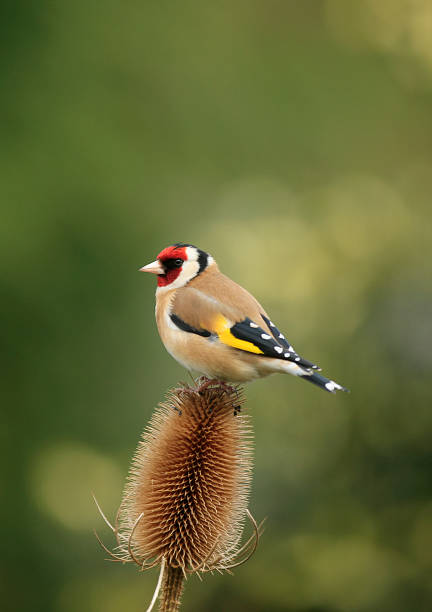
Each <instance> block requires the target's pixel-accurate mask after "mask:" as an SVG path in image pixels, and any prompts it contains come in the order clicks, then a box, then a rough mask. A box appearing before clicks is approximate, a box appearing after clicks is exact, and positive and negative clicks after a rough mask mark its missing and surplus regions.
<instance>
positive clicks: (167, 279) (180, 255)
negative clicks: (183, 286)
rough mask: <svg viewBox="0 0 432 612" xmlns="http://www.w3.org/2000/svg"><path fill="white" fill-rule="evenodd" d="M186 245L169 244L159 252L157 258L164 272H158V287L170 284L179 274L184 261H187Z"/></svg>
mask: <svg viewBox="0 0 432 612" xmlns="http://www.w3.org/2000/svg"><path fill="white" fill-rule="evenodd" d="M187 258H188V257H187V253H186V247H178V246H169V247H167V248H166V249H164V250H163V251H161V252H160V253H159V255H158V256H157V260H158V261H159V262H160V264H161V265H162V267H163V270H164V272H163V273H162V274H158V279H157V283H158V287H166V286H167V285H171V283H173V282H174V281H175V280H176V279H177V278H178V277H179V275H180V272H181V271H182V267H183V264H184V262H185V261H187Z"/></svg>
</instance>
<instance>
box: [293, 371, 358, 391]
mask: <svg viewBox="0 0 432 612" xmlns="http://www.w3.org/2000/svg"><path fill="white" fill-rule="evenodd" d="M300 378H303V379H304V380H308V381H309V382H311V383H313V384H314V385H317V387H320V388H321V389H324V391H328V392H329V393H336V391H346V392H347V393H349V389H347V388H346V387H342V385H339V384H338V383H337V382H335V381H334V380H330V378H326V377H325V376H321V374H317V373H316V372H313V373H312V374H305V375H304V376H300Z"/></svg>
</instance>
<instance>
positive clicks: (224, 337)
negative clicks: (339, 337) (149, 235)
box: [140, 243, 347, 393]
mask: <svg viewBox="0 0 432 612" xmlns="http://www.w3.org/2000/svg"><path fill="white" fill-rule="evenodd" d="M140 271H142V272H151V273H153V274H157V284H158V286H157V289H156V322H157V327H158V330H159V334H160V337H161V340H162V342H163V343H164V345H165V348H166V349H167V351H168V352H169V353H170V354H171V355H172V356H173V357H174V359H176V360H177V361H178V362H179V363H180V364H181V365H183V366H184V367H185V368H187V369H188V370H195V371H196V372H199V373H201V374H204V375H205V376H206V377H208V378H210V379H214V378H216V379H220V380H222V381H226V382H247V381H250V380H253V379H256V378H261V377H262V376H268V375H269V374H273V373H275V372H285V373H289V374H293V375H294V376H299V377H300V378H303V379H304V380H308V381H309V382H311V383H314V384H315V385H317V386H318V387H321V388H322V389H324V390H326V391H329V392H331V393H335V392H336V391H338V390H342V391H347V389H345V387H342V386H341V385H339V384H338V383H337V382H335V381H334V380H330V379H329V378H325V377H324V376H321V375H320V374H318V372H317V370H320V368H319V367H318V366H317V365H315V364H313V363H312V362H310V361H308V360H307V359H304V358H303V357H300V355H299V354H298V353H297V352H296V351H295V349H294V348H293V347H292V345H291V344H290V343H289V342H288V340H287V339H286V338H285V336H284V335H283V334H282V333H281V332H280V331H279V330H278V328H277V327H276V326H275V325H274V323H273V322H272V321H271V319H270V317H269V316H268V314H267V313H266V311H265V310H264V308H263V307H262V306H261V305H260V304H259V302H257V300H256V299H255V298H254V297H253V296H252V295H251V294H250V293H249V292H248V291H246V290H245V289H243V287H240V285H237V283H235V282H234V281H232V280H231V279H230V278H228V277H227V276H225V275H224V274H222V273H221V272H220V270H219V268H218V266H217V264H216V262H215V260H214V259H213V257H212V256H211V255H209V253H206V252H204V251H202V250H201V249H198V248H197V247H195V246H193V245H192V244H183V243H177V244H174V245H171V246H168V247H166V248H165V249H164V250H163V251H161V252H160V253H159V255H158V256H157V259H156V261H154V262H152V263H150V264H148V265H146V266H144V267H143V268H140Z"/></svg>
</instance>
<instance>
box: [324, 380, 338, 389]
mask: <svg viewBox="0 0 432 612" xmlns="http://www.w3.org/2000/svg"><path fill="white" fill-rule="evenodd" d="M325 388H326V389H328V390H329V391H334V390H335V388H336V384H335V383H334V382H333V381H332V380H330V381H329V382H328V383H326V384H325Z"/></svg>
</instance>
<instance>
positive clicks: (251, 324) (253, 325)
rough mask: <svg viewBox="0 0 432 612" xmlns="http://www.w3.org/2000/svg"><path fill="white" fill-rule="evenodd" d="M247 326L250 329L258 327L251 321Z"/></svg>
mask: <svg viewBox="0 0 432 612" xmlns="http://www.w3.org/2000/svg"><path fill="white" fill-rule="evenodd" d="M249 326H250V327H254V328H257V327H258V325H257V324H256V323H252V321H251V322H250V323H249Z"/></svg>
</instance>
